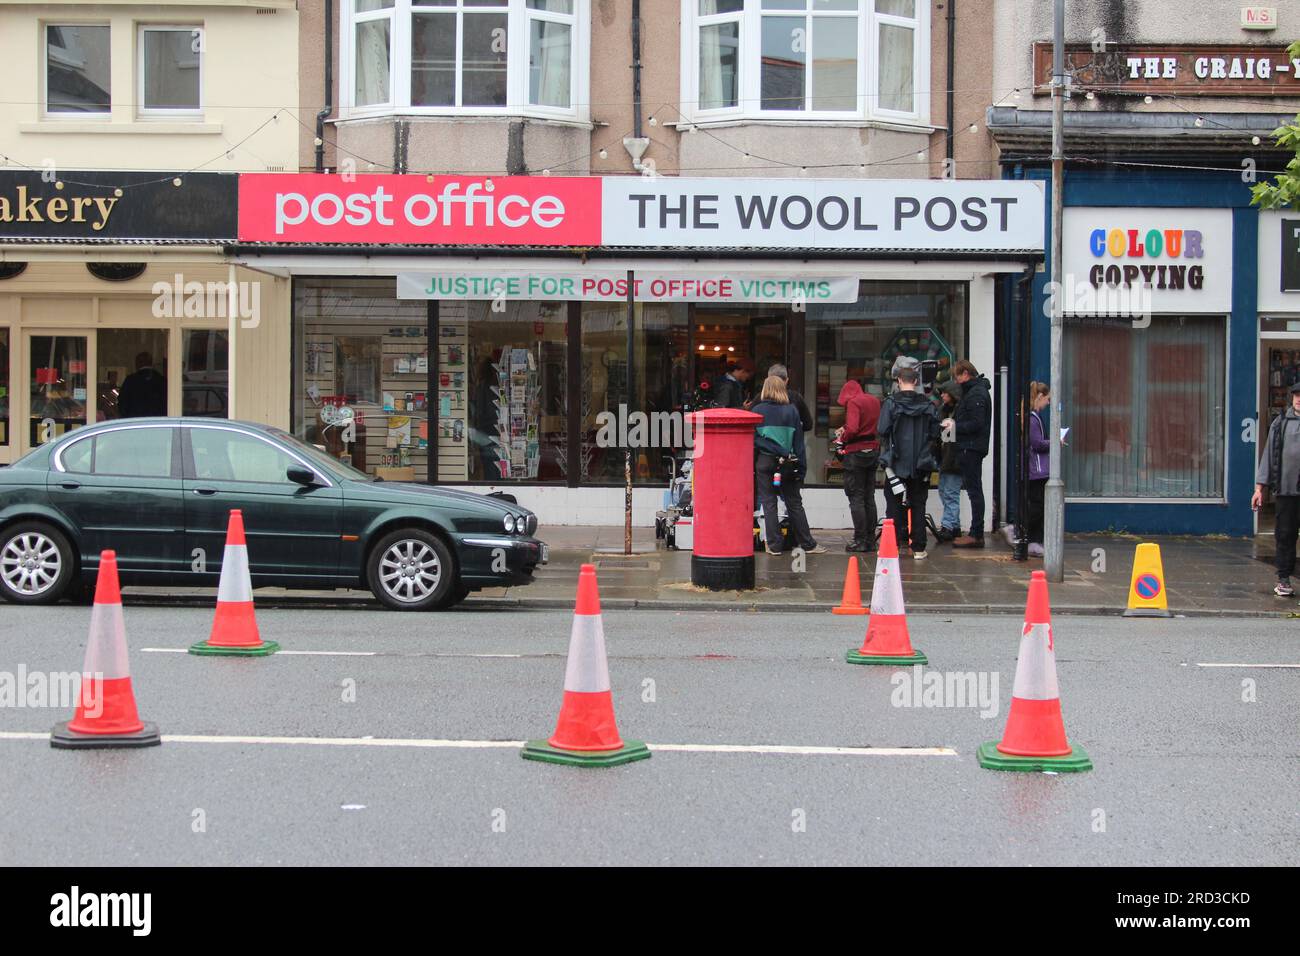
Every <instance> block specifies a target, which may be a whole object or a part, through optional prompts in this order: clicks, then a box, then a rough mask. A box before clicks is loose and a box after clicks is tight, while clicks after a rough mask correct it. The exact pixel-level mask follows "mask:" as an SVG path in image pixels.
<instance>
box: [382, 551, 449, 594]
mask: <svg viewBox="0 0 1300 956" xmlns="http://www.w3.org/2000/svg"><path fill="white" fill-rule="evenodd" d="M442 574H443V568H442V562H441V561H439V560H438V555H437V554H436V553H435V552H434V550H433V548H431V547H429V545H427V544H425V543H424V542H423V541H420V540H419V539H418V538H403V539H401V540H400V541H395V542H393V543H392V544H391V545H389V546H388V547H387V548H386V549H385V550H384V553H383V556H382V557H380V559H379V584H380V587H382V588H383V589H384V590H385V591H386V592H387V593H388V594H389V595H390V596H391V597H392V598H393V600H395V601H402V602H404V603H407V604H418V603H419V602H421V601H426V600H428V599H429V598H430V597H432V596H433V594H434V592H435V591H437V590H438V583H439V582H440V581H441V580H442Z"/></svg>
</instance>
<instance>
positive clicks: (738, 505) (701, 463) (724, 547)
mask: <svg viewBox="0 0 1300 956" xmlns="http://www.w3.org/2000/svg"><path fill="white" fill-rule="evenodd" d="M762 420H763V419H762V417H761V416H759V415H755V414H754V413H753V412H746V411H741V410H740V409H738V408H710V409H706V410H704V411H702V412H692V413H691V414H690V415H688V416H687V421H689V422H690V424H691V429H692V437H693V439H694V448H695V455H694V471H693V479H694V488H693V490H692V493H691V494H692V498H691V500H692V504H693V507H694V510H695V549H694V551H692V552H691V583H692V584H694V585H696V586H698V587H705V588H709V589H710V590H713V591H732V590H752V589H753V587H754V428H755V427H756V426H757V425H758V423H759V422H760V421H762Z"/></svg>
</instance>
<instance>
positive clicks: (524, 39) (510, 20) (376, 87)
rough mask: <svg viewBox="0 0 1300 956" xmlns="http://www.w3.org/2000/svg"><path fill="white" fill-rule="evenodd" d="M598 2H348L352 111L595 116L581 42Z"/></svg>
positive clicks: (347, 56) (345, 33) (347, 61)
mask: <svg viewBox="0 0 1300 956" xmlns="http://www.w3.org/2000/svg"><path fill="white" fill-rule="evenodd" d="M589 3H590V0H348V6H346V7H345V9H346V10H347V11H348V15H349V17H350V21H351V22H350V27H349V28H346V29H344V31H343V36H344V38H345V43H346V44H347V45H348V50H347V52H346V53H345V69H350V70H351V82H350V84H348V87H347V88H348V89H350V91H351V98H352V102H351V104H350V105H351V107H352V108H353V109H354V110H357V111H360V112H365V111H374V110H402V111H409V112H412V113H431V114H453V115H454V114H465V113H480V114H491V113H498V112H499V113H504V114H510V115H517V114H522V113H528V114H530V115H539V116H552V117H555V118H558V119H566V118H568V119H582V118H585V116H586V113H587V108H586V106H585V104H583V103H582V100H585V98H586V97H585V91H586V86H587V83H586V77H585V74H584V72H583V70H582V69H580V67H582V66H583V65H584V64H583V63H581V62H580V60H585V55H586V51H585V50H584V49H583V48H582V45H581V44H580V41H579V38H580V37H582V36H584V35H585V34H584V29H583V27H584V26H585V24H586V23H587V22H588V20H589V12H588V11H589ZM579 90H582V94H580V93H579Z"/></svg>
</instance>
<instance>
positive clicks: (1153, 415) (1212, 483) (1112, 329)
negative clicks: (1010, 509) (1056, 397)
mask: <svg viewBox="0 0 1300 956" xmlns="http://www.w3.org/2000/svg"><path fill="white" fill-rule="evenodd" d="M1226 347H1227V336H1226V327H1225V323H1224V319H1223V318H1222V317H1220V316H1155V317H1153V319H1152V322H1151V325H1150V327H1148V328H1142V329H1135V328H1133V326H1132V323H1130V322H1128V321H1122V322H1114V321H1105V320H1091V321H1090V320H1085V319H1069V320H1067V325H1066V337H1065V351H1064V354H1065V356H1066V361H1065V368H1064V372H1065V382H1064V388H1063V394H1064V396H1065V399H1066V401H1065V404H1064V409H1063V412H1062V420H1061V422H1060V426H1063V427H1067V428H1069V429H1070V433H1069V436H1068V437H1067V439H1066V441H1067V447H1066V448H1065V449H1064V455H1063V469H1064V477H1065V489H1066V494H1067V495H1068V496H1069V497H1071V498H1208V499H1221V498H1222V497H1223V493H1224V488H1223V473H1224V453H1225V446H1224V434H1225V432H1224V429H1225V424H1224V408H1225V404H1224V403H1225V401H1226V396H1225V392H1224V388H1225V361H1226Z"/></svg>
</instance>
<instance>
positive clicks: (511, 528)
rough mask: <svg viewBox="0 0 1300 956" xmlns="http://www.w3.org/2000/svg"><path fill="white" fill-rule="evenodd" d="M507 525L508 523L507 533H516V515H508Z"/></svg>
mask: <svg viewBox="0 0 1300 956" xmlns="http://www.w3.org/2000/svg"><path fill="white" fill-rule="evenodd" d="M505 525H506V534H514V533H515V516H514V515H506V520H505Z"/></svg>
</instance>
